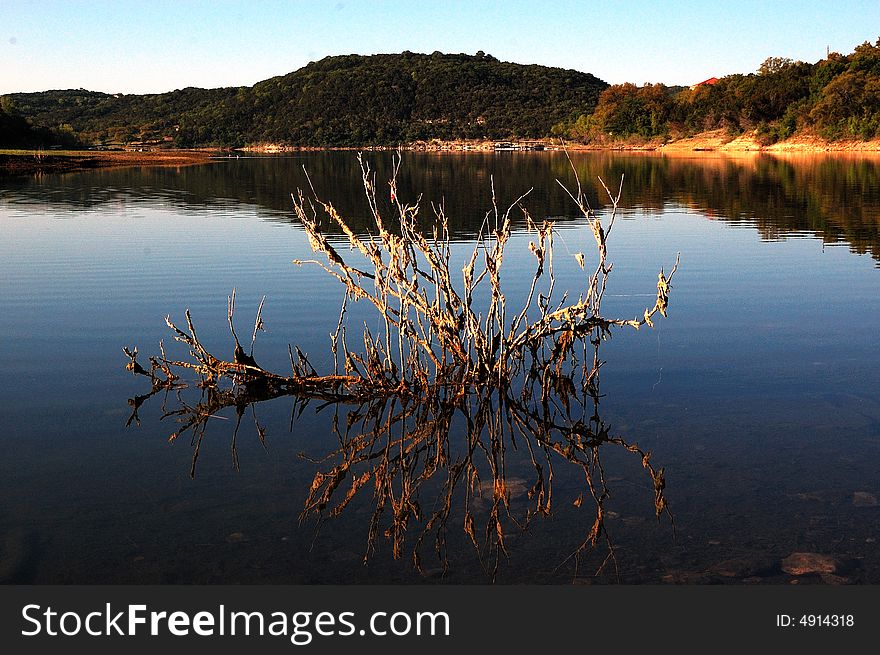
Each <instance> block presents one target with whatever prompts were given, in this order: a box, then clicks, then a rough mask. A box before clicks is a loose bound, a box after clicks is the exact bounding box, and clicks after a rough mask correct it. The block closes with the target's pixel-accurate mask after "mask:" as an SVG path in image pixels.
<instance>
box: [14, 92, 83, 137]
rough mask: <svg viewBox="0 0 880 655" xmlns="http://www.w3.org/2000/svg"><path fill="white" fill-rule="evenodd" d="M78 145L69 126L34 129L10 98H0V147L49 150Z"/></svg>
mask: <svg viewBox="0 0 880 655" xmlns="http://www.w3.org/2000/svg"><path fill="white" fill-rule="evenodd" d="M79 145H80V142H79V139H78V138H77V136H76V135H75V134H74V132H73V130H72V129H71V128H70V126H64V125H59V127H58V128H57V129H52V128H48V127H34V125H32V124H31V122H30V121H28V120H27V119H26V118H25V117H24V116H22V115H21V114H20V113H19V111H18V108H17V107H16V106H15V103H14V102H13V100H12V99H11V98H10V97H8V96H2V97H0V147H4V148H51V147H52V146H62V147H71V148H75V147H77V146H79Z"/></svg>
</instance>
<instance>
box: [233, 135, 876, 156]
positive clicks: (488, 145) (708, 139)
mask: <svg viewBox="0 0 880 655" xmlns="http://www.w3.org/2000/svg"><path fill="white" fill-rule="evenodd" d="M396 149H397V147H393V146H365V147H347V148H317V147H311V146H288V145H283V144H276V143H263V144H255V145H250V146H246V147H244V148H240V149H239V150H240V151H242V152H253V153H260V154H280V153H284V152H301V151H309V150H396ZM400 149H402V150H409V151H417V152H494V151H499V150H502V151H503V150H523V151H530V150H568V151H572V152H574V151H579V152H580V151H632V152H663V153H687V152H722V153H725V152H726V153H740V152H769V153H781V152H802V153H822V152H830V153H833V152H865V153H870V152H880V139H874V140H872V141H824V140H822V139H819V138H815V137H804V136H796V137H792V138H791V139H788V140H786V141H780V142H777V143H773V144H769V145H762V144H761V143H760V142H759V141H758V139H757V138H756V136H755V134H754V132H747V133H745V134H742V135H740V136H737V137H733V136H730V135H728V134H727V133H726V132H725V131H724V130H713V131H710V132H703V133H701V134H697V135H695V136H691V137H685V138H681V139H675V140H667V141H661V140H637V139H632V140H627V141H609V142H607V143H601V144H581V143H571V142H565V143H563V142H562V141H559V140H557V139H523V140H516V139H511V140H510V141H490V140H450V141H443V140H440V139H433V140H430V141H417V142H415V143H409V144H406V145H403V146H400Z"/></svg>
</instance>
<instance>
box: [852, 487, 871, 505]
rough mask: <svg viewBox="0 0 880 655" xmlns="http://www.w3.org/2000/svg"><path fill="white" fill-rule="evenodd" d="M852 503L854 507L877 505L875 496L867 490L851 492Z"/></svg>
mask: <svg viewBox="0 0 880 655" xmlns="http://www.w3.org/2000/svg"><path fill="white" fill-rule="evenodd" d="M852 504H853V505H855V506H856V507H877V496H875V495H874V494H871V493H868V492H867V491H856V492H855V493H853V499H852Z"/></svg>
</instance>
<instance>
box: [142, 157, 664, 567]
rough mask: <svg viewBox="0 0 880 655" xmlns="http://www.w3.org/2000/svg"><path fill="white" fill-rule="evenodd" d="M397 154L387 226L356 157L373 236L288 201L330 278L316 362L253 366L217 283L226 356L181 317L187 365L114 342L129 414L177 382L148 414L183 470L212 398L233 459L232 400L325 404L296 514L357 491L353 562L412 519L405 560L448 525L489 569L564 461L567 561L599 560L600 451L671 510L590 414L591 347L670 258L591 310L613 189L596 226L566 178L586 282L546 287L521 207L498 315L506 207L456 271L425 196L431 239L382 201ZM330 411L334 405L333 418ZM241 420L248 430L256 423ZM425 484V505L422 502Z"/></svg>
mask: <svg viewBox="0 0 880 655" xmlns="http://www.w3.org/2000/svg"><path fill="white" fill-rule="evenodd" d="M398 166H399V159H398V160H396V163H395V168H394V175H393V176H392V179H391V181H390V186H391V198H392V201H393V203H394V205H395V210H396V212H397V220H396V221H395V222H394V227H395V229H394V230H391V229H390V227H389V226H388V225H387V220H386V219H385V218H384V217H383V216H382V215H381V212H380V210H379V206H378V203H377V202H376V185H375V179H374V176H373V175H372V174H371V171H370V169H369V167H368V166H367V165H366V164H363V163H362V173H363V184H364V188H365V191H366V196H367V200H368V201H369V204H370V209H371V212H372V214H373V220H374V223H375V227H376V234H366V235H361V234H357V233H355V232H354V231H353V230H352V229H350V228H349V227H348V223H347V222H346V221H345V219H343V218H342V217H341V216H340V215H339V214H338V213H337V212H336V210H335V209H334V207H333V206H332V205H331V204H330V203H326V202H323V201H321V200H318V199H317V196H315V197H313V198H312V199H311V200H308V199H306V195H305V194H304V193H303V192H302V191H300V192H299V194H297V195H294V196H293V200H294V210H295V213H296V215H297V217H298V218H299V219H300V221H301V222H302V224H303V226H304V227H305V230H306V233H307V235H308V237H309V242H310V244H311V246H312V249H313V251H314V252H315V253H316V254H317V255H320V256H323V257H324V258H325V260H326V261H324V262H319V261H314V262H312V263H314V264H316V265H318V266H320V267H321V268H323V269H324V270H325V271H326V272H327V273H328V274H330V275H331V276H333V277H334V278H336V279H337V280H338V281H339V282H340V283H341V284H342V285H343V286H344V288H345V296H344V300H343V305H342V309H341V311H340V316H339V323H338V325H337V327H336V331H335V332H334V333H333V335H332V342H331V347H332V350H333V352H334V354H335V355H336V367H335V370H334V372H333V373H332V374H328V375H319V374H318V373H317V371H316V370H315V369H314V367H313V366H312V365H311V363H310V362H309V361H308V358H307V357H306V356H305V355H304V354H303V353H302V352H300V350H299V349H298V348H296V349H294V348H291V349H290V353H289V354H290V364H291V369H292V374H291V375H280V374H277V373H273V372H270V371H267V370H265V369H263V368H262V367H261V366H259V365H258V364H257V362H256V361H255V359H254V357H253V342H254V340H255V339H256V336H257V333H258V332H259V331H260V330H261V329H262V319H261V310H262V302H261V304H260V309H259V310H258V311H257V317H256V320H255V323H254V331H253V337H252V341H251V348H250V353H246V352H245V350H244V348H243V347H242V346H241V343H240V342H239V339H238V336H237V334H236V331H235V326H234V321H233V318H234V311H235V293H234V292H233V294H232V295H231V296H230V298H229V307H228V321H229V329H230V332H231V335H232V338H233V341H234V352H233V357H232V359H231V360H224V359H222V358H218V357H216V356H215V355H213V354H212V353H210V352H209V351H208V350H207V349H206V348H205V347H204V345H203V344H202V342H201V341H200V339H199V337H198V335H197V332H196V329H195V327H194V325H193V321H192V318H191V316H190V314H189V312H188V311H187V312H186V313H185V318H186V329H185V330H184V329H181V328H179V327H178V326H177V325H175V324H174V323H173V322H172V321H171V319H170V317H167V318H166V322H167V323H168V326H169V328H170V329H171V330H172V331H173V333H174V338H175V340H176V341H178V342H180V343H182V344H184V346H186V347H187V348H188V350H189V358H188V359H183V360H172V359H170V358H169V357H168V356H167V355H166V353H165V350H164V348H162V350H161V356H159V357H153V358H151V359H150V370H146V369H145V368H143V367H141V365H140V364H139V363H138V362H137V349H134V350H128V349H125V352H126V355H127V356H128V357H129V359H130V361H129V364H128V365H127V368H128V369H129V370H130V371H132V372H133V373H135V374H139V375H143V376H146V377H148V378H150V380H151V384H152V390H151V392H150V394H147V395H146V396H142V397H138V398H136V399H134V400H133V401H130V402H131V403H132V406H133V408H134V412H133V415H132V419H130V421H129V422H131V421H132V420H137V409H138V407H139V406H140V405H141V404H142V403H143V402H144V400H146V399H147V398H149V397H150V396H151V395H153V394H155V393H158V391H161V390H166V391H171V390H176V391H178V395H177V397H178V401H179V406H178V407H177V408H176V409H174V410H172V411H170V412H166V413H165V416H166V417H174V418H175V419H176V420H177V421H178V422H179V423H180V424H181V427H180V428H179V429H178V430H177V431H176V432H175V433H174V434H173V435H172V437H171V438H172V439H175V438H177V437H178V436H179V435H182V434H184V433H186V432H189V433H190V435H191V438H192V444H193V461H192V469H191V474H193V475H194V474H195V467H196V463H197V460H198V456H199V452H200V448H201V444H202V440H203V438H204V436H205V433H206V430H207V428H208V425H209V422H210V421H211V420H212V419H213V418H215V417H217V416H218V413H219V412H221V411H222V410H224V409H226V408H231V407H234V408H235V412H236V423H235V428H234V431H233V438H232V451H233V461H234V463H235V465H236V466H237V464H238V456H237V449H236V440H237V435H238V430H239V427H240V424H241V420H242V417H243V416H244V414H245V413H246V411H247V409H248V408H249V407H250V408H251V409H253V407H254V406H255V405H256V404H258V403H259V402H262V401H265V400H270V399H273V398H277V397H280V396H293V397H295V398H296V399H298V401H299V402H300V403H301V406H300V411H301V410H302V407H304V404H305V403H307V402H309V401H313V400H319V401H323V402H324V405H322V407H323V406H326V405H333V406H335V407H336V408H337V416H336V417H335V418H334V424H333V425H334V430H335V431H336V433H337V436H338V438H339V444H340V445H339V447H338V448H337V449H336V450H334V451H333V452H331V453H328V454H326V455H325V456H324V457H322V458H320V459H319V460H318V464H319V466H320V468H321V469H322V470H321V471H320V472H318V473H317V474H316V475H315V477H314V480H313V481H312V485H311V487H310V489H309V492H308V496H307V499H306V502H305V505H304V507H303V510H302V513H301V519H307V518H308V517H310V516H317V517H319V518H320V517H324V516H331V517H332V516H336V515H338V514H340V513H341V512H343V511H344V509H345V508H346V506H348V504H349V503H350V502H351V501H352V500H353V499H354V498H355V497H356V496H358V495H359V493H361V492H362V490H364V489H368V488H369V489H372V494H373V511H372V517H371V520H370V526H369V530H368V537H367V552H366V555H365V557H369V555H370V553H371V552H372V551H373V550H374V549H375V548H376V546H377V544H378V537H379V535H380V533H381V534H383V535H384V537H385V538H387V539H388V540H389V541H390V542H391V545H392V552H393V554H394V557H395V558H399V557H401V556H402V555H403V552H404V547H405V541H406V537H407V535H408V534H409V533H410V532H411V531H413V530H414V528H411V526H412V525H414V524H419V526H420V527H419V528H418V530H417V536H416V537H415V543H414V546H413V548H412V551H411V552H412V557H413V563H414V565H415V566H416V567H417V568H418V567H419V566H420V562H421V555H420V553H421V547H422V545H423V544H424V543H425V542H426V540H427V539H431V540H433V543H434V546H435V549H436V551H437V553H438V555H439V557H440V559H441V561H442V562H443V564H444V566H446V565H447V563H448V546H447V541H446V538H447V533H448V527H449V525H450V522H452V523H458V522H459V521H460V522H461V525H462V527H463V531H464V533H465V534H466V536H467V537H468V538H469V540H470V541H471V542H472V544H473V546H474V548H475V549H476V551H477V553H478V554H479V557H480V561H481V562H482V563H483V564H484V566H485V568H486V570H487V572H488V573H489V575H490V576H492V577H494V575H495V573H496V572H497V570H498V566H499V563H500V561H501V559H502V557H503V556H504V555H505V554H506V552H507V550H506V548H507V544H506V536H507V535H508V534H509V531H510V529H511V526H517V527H520V528H523V527H526V526H527V525H528V524H529V522H530V521H531V519H532V518H534V517H536V516H546V515H549V514H550V512H551V508H552V498H553V490H552V482H553V477H554V466H558V465H559V463H560V462H567V463H568V464H570V465H573V466H575V467H577V468H578V469H579V470H580V472H581V474H582V475H583V476H584V483H585V487H584V489H585V491H586V494H587V496H588V497H589V498H590V499H591V500H592V507H593V508H594V510H595V514H594V516H593V518H592V524H591V527H590V529H589V531H588V532H587V534H586V536H585V538H584V539H583V541H582V542H581V543H580V544H579V545H578V546H577V548H576V549H575V551H574V552H573V553H572V557H573V558H574V559H575V560H576V561H578V560H579V558H580V555H581V553H582V552H583V551H584V550H585V549H588V548H593V547H595V546H596V545H597V543H598V542H599V541H600V539H603V540H604V541H605V543H606V545H607V548H608V557H607V558H606V563H607V562H608V561H614V550H613V548H612V544H611V541H610V538H609V536H608V532H607V531H606V529H605V517H606V513H605V501H606V499H607V498H608V496H609V489H608V486H607V484H606V477H605V474H604V470H603V467H602V464H601V461H600V457H599V454H600V448H601V447H602V446H603V445H606V444H608V445H616V446H619V447H622V448H624V449H625V450H627V451H629V452H631V453H633V454H635V455H637V456H639V457H640V458H641V463H642V466H643V467H644V469H645V470H646V471H647V473H648V474H649V476H650V478H651V483H652V486H653V489H654V507H655V512H656V515H657V517H658V518H660V517H661V515H662V514H664V513H666V514H667V515H669V516H670V518H671V514H669V510H668V508H667V506H666V501H665V496H664V477H663V470H662V469H659V470H658V469H655V468H654V467H653V465H652V464H651V462H650V453H649V452H646V451H643V450H642V449H641V448H639V447H638V446H637V445H635V444H632V443H629V442H627V441H625V440H624V439H623V438H621V437H617V436H613V435H611V434H610V432H609V429H608V427H607V426H606V425H605V423H604V422H603V420H602V418H601V416H600V414H599V400H600V393H599V369H600V367H601V365H602V362H601V360H600V358H599V348H600V344H601V342H602V341H603V340H604V339H605V338H607V337H608V336H609V335H610V333H611V330H612V329H613V328H615V327H622V326H629V327H634V328H638V327H640V326H642V325H646V324H647V325H652V318H653V317H654V315H655V314H657V313H658V312H659V313H660V314H662V315H664V316H665V315H666V309H667V304H668V294H669V290H670V288H671V287H670V284H669V283H670V281H671V279H672V277H673V275H674V274H675V270H676V268H677V264H678V262H677V261H676V265H675V266H674V267H673V269H672V271H671V272H670V274H669V276H668V277H667V276H666V275H664V273H663V271H662V270H661V271H660V273H659V276H658V282H657V298H656V301H655V304H654V306H653V307H652V308H648V309H645V311H644V312H643V314H642V316H641V317H639V318H636V319H632V320H625V319H609V318H606V317H603V316H602V314H601V312H600V306H601V301H602V297H603V295H604V292H605V289H606V284H607V281H608V277H609V274H610V272H611V270H612V265H611V263H610V262H608V260H607V239H608V236H609V235H610V233H611V231H612V228H613V225H614V218H615V214H616V208H617V205H618V202H619V192H618V194H617V195H616V196H615V195H614V194H612V193H611V192H610V191H609V190H608V189H607V187H605V190H606V191H607V192H608V195H609V197H610V199H611V204H612V212H611V215H610V217H609V218H608V219H606V220H605V221H604V222H603V220H601V219H600V217H598V216H597V215H596V214H594V213H593V211H592V210H591V209H590V207H589V205H588V204H587V202H586V200H585V196H584V194H583V192H582V190H581V187H580V183H579V182H578V187H577V190H576V192H569V195H570V196H571V198H572V200H573V201H574V202H575V204H576V205H577V206H578V208H579V210H580V211H581V212H582V214H583V217H584V219H585V220H586V222H587V224H588V226H589V227H590V229H591V232H592V234H593V237H594V240H595V245H596V253H597V258H596V264H595V267H592V268H590V270H589V271H588V269H587V258H586V257H585V256H584V254H583V253H577V254H576V255H575V259H576V261H577V263H578V265H579V266H580V268H581V269H582V270H584V271H585V272H586V273H587V276H586V288H585V289H584V290H583V291H582V292H581V294H580V295H579V296H578V297H577V299H575V300H570V299H569V293H568V291H566V292H564V293H563V294H561V296H560V295H559V294H557V293H556V292H555V287H556V280H555V275H554V270H553V224H552V223H550V222H547V221H544V222H542V223H541V224H540V225H539V224H538V223H536V222H535V221H533V220H532V219H531V218H530V217H529V216H528V214H526V222H527V224H528V225H529V226H530V228H531V230H532V231H533V233H534V234H535V235H536V238H535V240H534V241H533V242H531V243H530V244H529V249H530V251H531V252H532V254H533V255H534V257H535V272H534V275H533V278H532V281H531V284H530V287H529V291H528V294H527V297H526V299H525V302H524V304H523V306H522V307H521V309H519V310H518V311H517V312H515V313H513V314H511V313H509V312H508V308H507V302H506V298H505V293H504V290H503V286H502V283H501V270H502V262H503V254H504V249H505V246H506V244H507V242H508V240H509V239H510V237H511V228H510V213H511V211H512V210H513V208H514V206H515V205H516V203H514V205H512V206H511V207H510V208H508V209H507V210H506V211H504V212H502V211H499V209H498V207H497V204H496V203H495V201H494V197H493V209H492V210H491V211H490V212H489V213H488V214H487V215H486V218H485V221H484V224H483V228H482V229H481V230H480V233H479V235H478V238H477V239H476V241H477V243H476V246H475V247H474V249H473V251H472V252H471V254H470V256H469V257H467V258H466V259H465V262H464V266H463V268H462V269H461V271H462V278H461V282H460V283H458V282H455V276H454V275H453V272H452V271H453V269H452V268H451V266H452V264H451V262H452V261H453V257H452V252H451V248H450V239H449V233H448V231H447V220H446V216H445V214H444V212H443V209H442V207H440V208H434V219H435V221H434V225H435V227H434V228H433V235H432V236H425V235H424V234H423V232H422V231H421V230H420V229H419V220H418V213H419V204H418V202H416V203H415V204H412V205H410V204H404V203H402V202H401V201H400V199H399V198H398V195H397V186H396V179H397V169H398ZM602 184H603V186H604V182H603V183H602ZM493 195H494V194H493ZM523 211H524V210H523ZM324 221H329V222H330V223H331V224H333V225H334V226H336V227H337V228H338V229H341V230H342V232H343V233H344V234H345V235H346V237H347V238H348V240H349V244H350V246H351V254H350V255H349V257H350V259H351V260H352V261H346V260H345V259H343V257H342V256H341V255H340V254H339V252H338V251H337V250H336V248H335V247H334V246H333V244H331V242H330V241H329V240H328V239H327V237H326V236H325V234H324V231H323V230H322V224H323V222H324ZM481 253H482V256H481ZM302 263H305V262H302ZM477 298H480V299H481V301H479V302H478V301H477V300H476V299H477ZM359 301H364V302H367V303H368V304H370V305H372V306H373V307H374V308H375V309H376V310H377V311H378V312H379V315H380V318H381V319H382V321H383V322H384V325H383V329H382V331H381V332H380V333H379V334H376V335H373V334H372V333H371V332H370V330H369V329H367V328H364V331H363V335H362V340H363V349H362V350H357V349H355V348H352V347H351V346H349V344H348V343H347V341H346V320H345V318H346V312H347V305H348V303H349V302H359ZM294 351H295V353H296V355H294ZM579 351H581V352H582V355H579V354H578V352H579ZM175 371H177V372H178V373H180V375H182V374H183V372H187V371H188V372H189V373H190V374H195V375H196V376H197V377H198V378H199V380H200V382H199V385H198V386H199V387H200V388H201V389H202V396H201V399H200V400H199V402H198V403H196V404H188V403H186V402H185V401H184V400H183V397H182V395H181V394H180V393H179V392H180V391H181V389H182V388H183V387H184V386H185V385H184V383H182V382H181V379H180V376H179V375H178V373H175ZM226 383H231V386H230V385H229V384H226ZM339 410H342V411H341V412H340V411H339ZM340 415H342V416H344V426H343V427H341V428H340V427H339V424H338V420H337V419H338V417H339V416H340ZM254 420H255V422H256V418H254ZM256 425H257V430H258V433H259V435H260V438H261V440H262V439H263V437H264V429H263V428H262V426H260V424H259V423H256ZM458 434H461V435H462V436H461V438H460V439H458V438H456V435H458ZM264 445H265V444H264ZM511 447H514V448H521V447H524V449H525V452H526V453H527V455H528V459H529V462H530V469H531V471H532V473H533V478H534V479H533V482H532V484H531V485H530V486H529V488H528V489H527V490H523V491H525V495H526V498H527V501H528V509H527V510H526V511H525V513H524V514H522V515H518V513H517V512H516V511H514V502H513V500H512V496H513V495H514V489H513V486H514V485H512V484H511V483H510V477H509V475H508V467H509V466H511V461H510V459H509V458H508V457H506V450H507V449H508V448H511ZM425 496H429V497H430V498H432V499H433V502H431V503H428V504H426V505H425V506H424V507H425V509H423V505H422V503H423V501H424V500H425ZM582 502H583V494H582V495H581V496H580V497H579V498H578V500H577V501H576V503H575V504H576V505H577V506H578V507H580V506H581V504H582ZM428 508H430V509H428ZM603 567H604V564H603Z"/></svg>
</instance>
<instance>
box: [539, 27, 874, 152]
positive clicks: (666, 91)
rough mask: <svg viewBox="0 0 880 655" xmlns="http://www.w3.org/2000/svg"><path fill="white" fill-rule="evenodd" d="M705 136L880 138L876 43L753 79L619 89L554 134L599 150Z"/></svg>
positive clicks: (766, 140) (766, 70)
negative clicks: (713, 132) (714, 132)
mask: <svg viewBox="0 0 880 655" xmlns="http://www.w3.org/2000/svg"><path fill="white" fill-rule="evenodd" d="M710 130H723V131H724V132H725V133H726V134H727V136H728V137H729V138H730V139H733V138H734V137H738V136H740V135H743V134H744V133H746V132H748V133H749V134H754V136H755V138H756V139H757V142H758V143H759V144H760V145H761V146H768V145H771V144H773V143H776V142H777V141H781V140H785V139H789V138H791V137H792V136H799V137H816V138H819V139H822V140H824V141H828V142H832V141H869V140H871V139H874V138H877V137H880V39H878V40H877V42H876V43H874V44H871V43H863V44H862V45H860V46H857V47H856V48H855V50H854V51H853V52H852V53H850V54H848V55H841V54H839V53H834V52H832V53H829V54H828V56H827V57H826V58H825V59H823V60H820V61H818V62H816V63H813V64H810V63H806V62H802V61H792V60H790V59H785V58H780V57H770V58H768V59H767V60H765V61H764V63H763V64H762V65H761V67H760V68H759V69H758V71H757V72H755V73H752V74H749V75H741V74H736V75H728V76H725V77H722V78H720V79H716V78H711V79H710V80H707V81H706V82H705V83H702V84H698V85H695V86H694V87H691V88H689V89H684V90H681V89H674V88H670V87H666V86H665V85H663V84H653V85H651V84H646V85H644V86H641V87H639V86H636V85H634V84H616V85H614V86H611V87H608V88H607V89H605V91H603V92H602V95H601V97H600V99H599V103H598V104H597V106H596V108H595V110H594V111H593V112H592V113H586V112H585V113H583V114H582V115H580V116H579V117H578V118H577V119H576V120H574V121H570V122H561V123H559V124H557V125H556V126H554V128H553V131H554V134H557V135H559V136H564V137H567V138H568V139H572V140H576V141H581V142H584V143H589V144H596V145H606V146H607V145H611V146H614V145H619V144H621V143H625V142H631V143H632V142H648V141H654V142H663V141H668V140H670V139H673V140H675V139H682V138H686V137H689V136H693V135H695V134H698V133H701V132H706V131H710Z"/></svg>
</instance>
